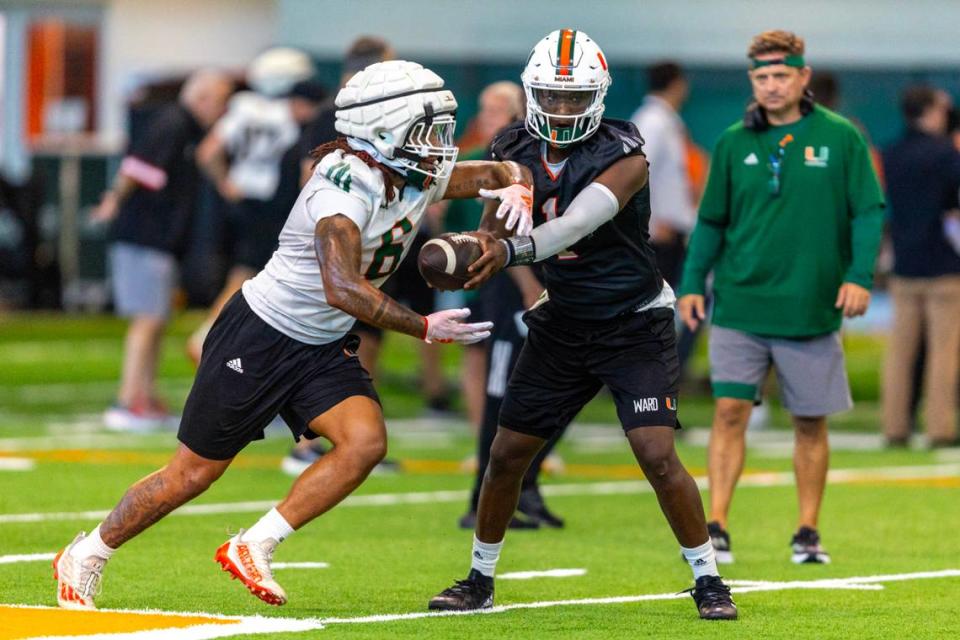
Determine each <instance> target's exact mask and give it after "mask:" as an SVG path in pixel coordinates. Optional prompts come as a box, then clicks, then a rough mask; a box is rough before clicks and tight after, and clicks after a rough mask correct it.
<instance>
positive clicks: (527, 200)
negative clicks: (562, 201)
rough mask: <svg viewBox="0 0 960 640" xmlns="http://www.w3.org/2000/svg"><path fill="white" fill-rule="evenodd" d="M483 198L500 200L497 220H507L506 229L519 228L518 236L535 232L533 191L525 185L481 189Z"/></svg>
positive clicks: (480, 192)
mask: <svg viewBox="0 0 960 640" xmlns="http://www.w3.org/2000/svg"><path fill="white" fill-rule="evenodd" d="M478 193H479V194H480V197H481V198H489V199H490V200H499V201H500V207H499V208H498V209H497V220H501V219H503V218H504V217H505V218H506V219H507V224H506V229H507V231H510V230H511V229H513V228H514V227H516V228H517V232H516V235H518V236H527V235H530V232H531V231H533V190H532V189H530V187H528V186H526V185H523V184H512V185H510V186H509V187H505V188H503V189H480V191H479V192H478Z"/></svg>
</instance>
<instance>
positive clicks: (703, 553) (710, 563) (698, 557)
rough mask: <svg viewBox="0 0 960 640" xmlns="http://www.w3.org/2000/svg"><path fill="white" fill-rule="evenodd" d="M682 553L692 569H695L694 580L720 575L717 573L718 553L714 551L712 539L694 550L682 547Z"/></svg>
mask: <svg viewBox="0 0 960 640" xmlns="http://www.w3.org/2000/svg"><path fill="white" fill-rule="evenodd" d="M680 551H682V552H683V557H684V558H686V559H687V562H688V563H690V568H691V569H693V579H694V580H696V579H697V578H700V577H702V576H718V575H720V573H719V572H718V571H717V557H716V553H715V552H714V550H713V543H712V542H710V538H707V541H706V542H704V543H703V544H702V545H700V546H699V547H694V548H693V549H687V548H686V547H680Z"/></svg>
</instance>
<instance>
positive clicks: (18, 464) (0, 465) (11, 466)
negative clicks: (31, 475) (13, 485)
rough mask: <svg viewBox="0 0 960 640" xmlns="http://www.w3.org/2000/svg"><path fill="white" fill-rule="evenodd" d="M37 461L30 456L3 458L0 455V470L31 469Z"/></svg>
mask: <svg viewBox="0 0 960 640" xmlns="http://www.w3.org/2000/svg"><path fill="white" fill-rule="evenodd" d="M36 466H37V463H36V462H35V461H34V460H32V459H31V458H5V457H2V456H0V471H33V468H34V467H36Z"/></svg>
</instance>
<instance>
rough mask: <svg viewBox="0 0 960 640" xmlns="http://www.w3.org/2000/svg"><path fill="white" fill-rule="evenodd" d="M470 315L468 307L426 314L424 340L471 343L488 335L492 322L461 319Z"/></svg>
mask: <svg viewBox="0 0 960 640" xmlns="http://www.w3.org/2000/svg"><path fill="white" fill-rule="evenodd" d="M469 315H470V309H447V310H445V311H437V312H435V313H431V314H430V315H428V316H426V317H425V318H424V320H426V326H425V327H424V335H423V340H424V342H427V343H428V344H429V343H433V342H459V343H460V344H473V343H474V342H480V341H481V340H484V339H486V338H489V337H490V330H491V329H493V323H492V322H474V323H470V324H468V323H466V322H461V320H464V319H466V317H467V316H469Z"/></svg>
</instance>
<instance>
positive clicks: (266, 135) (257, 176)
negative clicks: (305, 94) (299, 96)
mask: <svg viewBox="0 0 960 640" xmlns="http://www.w3.org/2000/svg"><path fill="white" fill-rule="evenodd" d="M217 133H218V134H219V135H220V137H221V138H223V140H224V141H225V142H226V144H227V150H228V151H229V152H230V157H231V159H230V174H229V176H230V181H231V182H232V183H234V184H235V185H237V187H239V189H240V191H241V192H242V193H243V196H244V197H245V198H251V199H253V200H270V199H271V198H273V195H274V193H276V191H277V185H278V184H279V182H280V162H281V160H282V159H283V155H284V154H285V153H286V152H287V150H288V149H289V148H290V147H292V146H293V145H294V144H295V143H296V142H297V139H298V138H299V137H300V125H299V124H297V121H296V120H294V118H293V114H292V113H291V111H290V102H289V101H288V100H286V99H284V98H268V97H266V96H264V95H261V94H259V93H253V92H252V91H242V92H240V93H238V94H236V95H234V96H233V97H232V98H230V104H229V106H228V107H227V112H226V113H225V114H224V115H223V117H222V118H220V120H219V121H218V122H217Z"/></svg>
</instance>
